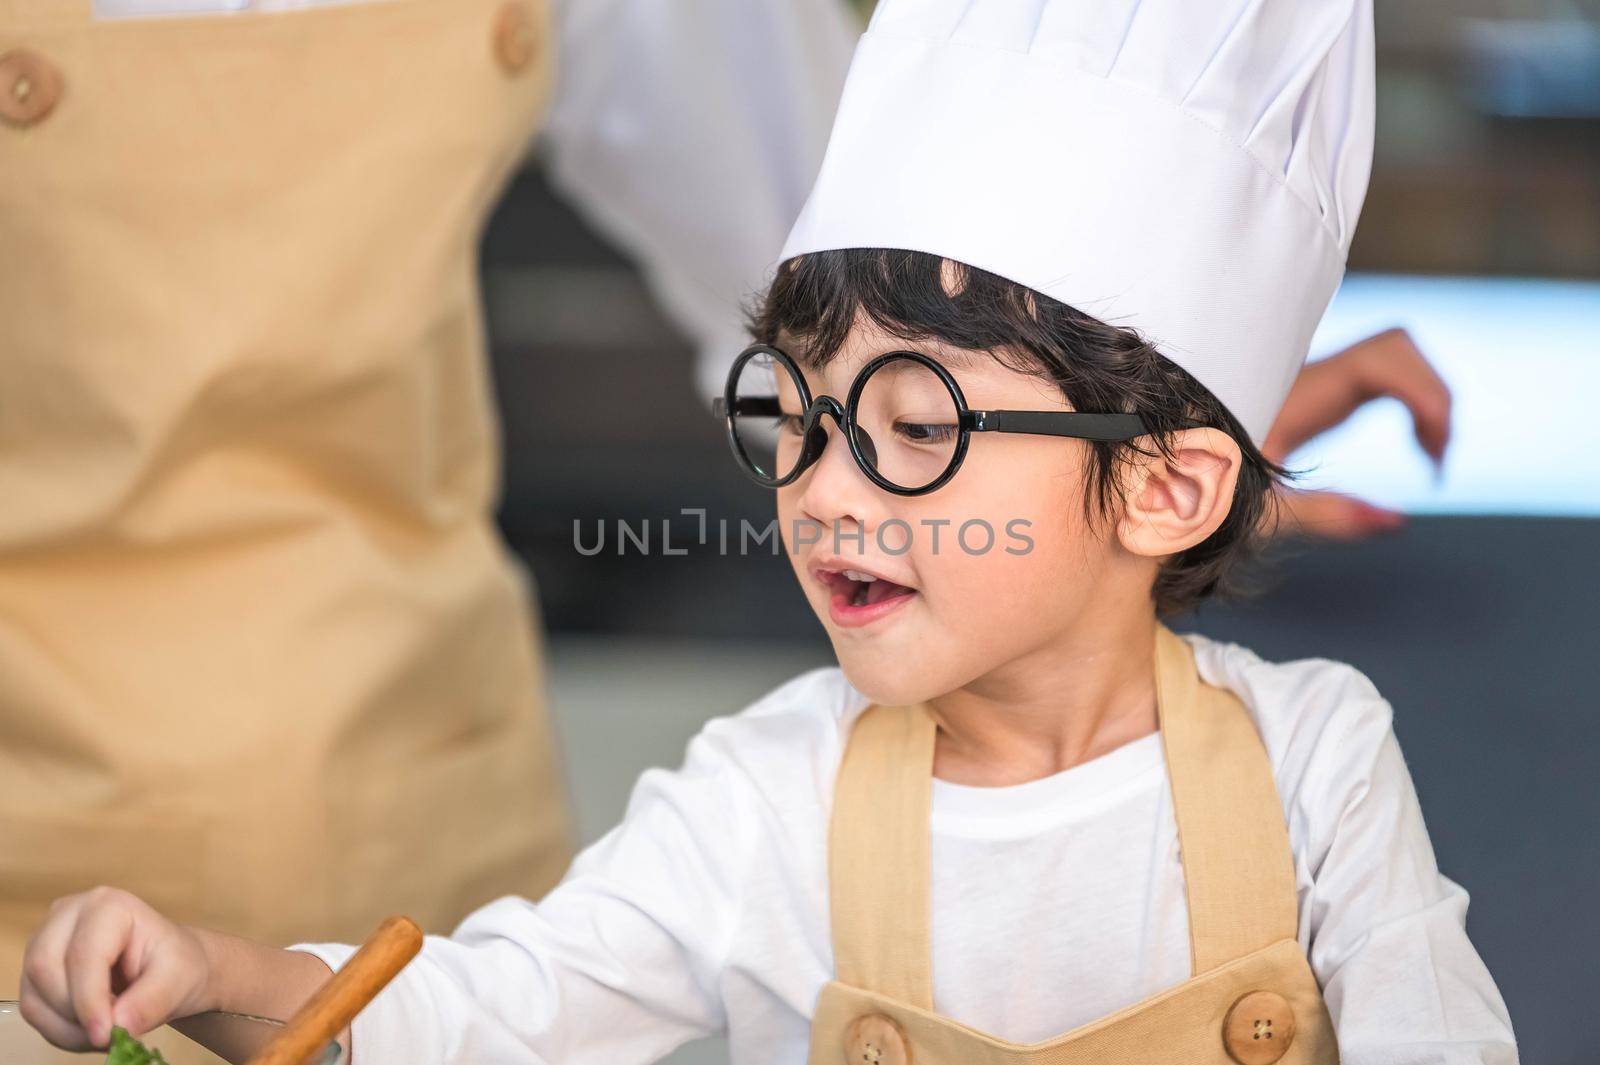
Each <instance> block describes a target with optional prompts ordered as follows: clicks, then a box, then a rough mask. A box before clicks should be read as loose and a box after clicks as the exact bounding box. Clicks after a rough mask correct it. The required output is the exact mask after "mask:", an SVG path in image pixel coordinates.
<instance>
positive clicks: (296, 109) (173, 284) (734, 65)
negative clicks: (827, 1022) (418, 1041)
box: [0, 0, 1448, 994]
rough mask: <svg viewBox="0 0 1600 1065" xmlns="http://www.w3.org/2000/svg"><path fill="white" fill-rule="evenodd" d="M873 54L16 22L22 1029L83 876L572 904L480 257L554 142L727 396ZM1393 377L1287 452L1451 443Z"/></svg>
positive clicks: (196, 6)
mask: <svg viewBox="0 0 1600 1065" xmlns="http://www.w3.org/2000/svg"><path fill="white" fill-rule="evenodd" d="M293 8H307V9H306V10H286V9H293ZM224 16H225V17H224ZM854 30H855V27H854V26H853V24H852V22H851V16H850V15H849V13H848V12H847V11H846V10H845V9H844V7H843V6H842V5H841V4H839V3H836V2H834V0H803V2H799V3H796V2H793V0H783V2H779V0H717V2H711V0H707V2H698V3H694V4H687V5H677V4H673V5H667V4H659V3H649V2H639V0H634V2H629V0H585V2H581V3H569V4H566V5H564V6H557V7H556V8H555V9H554V10H547V9H546V8H545V7H544V6H543V5H541V4H540V3H538V2H537V0H373V2H369V3H359V4H338V3H325V4H315V3H313V4H302V3H294V2H287V3H258V4H251V3H246V2H243V0H215V2H213V0H97V2H96V3H95V4H94V5H93V9H92V11H91V10H89V9H88V8H87V7H86V6H85V5H80V4H70V5H69V4H60V3H56V2H54V0H23V2H20V3H12V4H9V5H7V7H6V9H5V17H4V20H3V21H0V88H3V89H4V92H3V93H0V118H3V119H4V123H3V125H0V244H3V246H4V248H5V251H6V254H5V255H4V256H0V351H3V352H4V356H3V357H0V394H3V395H4V396H5V397H6V401H5V403H4V404H3V405H0V438H3V439H5V440H7V441H9V442H11V444H10V446H8V447H7V448H5V449H4V451H3V453H0V494H3V496H4V498H6V499H7V501H8V505H7V507H6V508H5V509H4V512H3V513H0V578H3V579H0V619H3V621H0V708H3V709H0V811H3V812H0V840H4V841H5V846H3V847H0V994H4V993H6V991H7V989H8V988H13V987H15V986H16V982H17V972H16V965H17V962H18V959H19V958H20V955H21V947H22V942H23V937H24V936H25V935H26V932H27V930H28V929H30V928H32V927H33V926H34V925H35V924H36V923H37V921H38V919H39V917H40V915H41V914H42V913H43V911H44V907H45V906H46V905H47V903H48V901H49V900H50V899H51V898H54V897H56V896H58V895H61V894H64V893H67V892H70V891H73V890H77V889H81V888H83V887H86V886H88V885H90V884H92V883H95V882H100V881H110V882H115V883H118V884H121V885H124V886H127V887H129V888H132V889H133V890H135V891H137V892H139V893H140V894H142V895H144V896H145V897H147V898H149V899H151V901H153V902H155V903H156V904H157V905H159V906H160V907H161V908H163V909H164V910H166V911H167V912H169V913H172V914H173V915H174V916H177V917H180V918H184V919H187V920H192V921H195V922H200V923H206V924H210V925H214V926H219V927H225V928H229V929H231V930H234V931H238V932H241V933H245V934H248V935H253V936H256V937H260V938H264V939H268V940H272V941H278V942H285V941H292V940H296V939H306V938H319V939H320V938H324V937H327V936H340V937H345V938H355V937H359V936H360V935H361V934H362V933H363V932H364V931H365V930H366V929H367V928H368V927H370V925H371V924H372V923H373V922H374V921H375V920H376V919H377V917H378V916H380V915H381V914H384V913H388V912H391V911H393V910H397V909H402V910H406V911H408V912H412V913H414V914H416V915H417V916H418V917H419V918H420V919H422V920H423V921H424V923H425V924H426V925H427V926H428V927H430V928H432V929H435V930H443V929H445V928H448V927H450V926H452V925H453V924H454V922H455V921H456V920H457V919H458V918H459V917H460V916H462V915H463V914H465V913H467V912H469V911H470V910H471V909H473V908H474V907H475V906H477V905H478V904H480V903H481V902H483V901H484V900H485V899H488V898H491V897H494V896H496V895H499V894H502V893H508V892H510V893H517V894H522V895H527V896H530V897H537V896H538V895H539V894H540V893H542V891H543V890H544V889H545V888H546V887H548V886H549V885H550V884H552V883H553V882H554V881H555V880H556V879H557V877H558V876H559V875H560V874H561V872H562V870H563V869H564V868H565V864H566V861H567V858H568V855H569V853H570V852H569V848H568V840H567V824H566V816H565V813H564V799H563V795H562V787H561V782H560V776H559V773H558V771H557V769H556V766H555V762H554V758H553V752H552V746H551V742H550V736H549V733H548V728H547V723H546V720H545V715H544V711H543V706H542V701H541V699H542V696H541V691H540V666H539V662H538V660H537V640H536V639H535V635H534V631H533V623H532V619H531V610H530V601H531V592H530V590H529V589H528V587H527V579H526V575H525V574H523V573H522V572H521V571H520V570H519V569H518V568H517V567H516V566H515V565H514V564H513V563H512V562H511V561H510V559H509V558H508V554H507V552H506V551H505V549H504V546H503V545H502V544H501V543H500V542H499V540H498V538H497V536H496V534H495V532H494V529H493V524H492V520H491V515H492V510H493V506H494V500H495V493H496V473H497V455H496V451H495V442H494V433H493V427H492V417H491V413H490V412H491V405H490V403H489V397H488V396H487V395H486V393H485V390H484V387H483V379H484V376H485V374H484V366H483V346H482V337H481V327H480V324H479V317H480V315H479V305H478V300H477V293H476V281H475V276H474V263H473V254H472V252H473V242H474V240H473V238H474V237H475V235H476V234H477V232H478V230H479V229H480V228H481V226H482V223H483V220H484V218H485V216H486V213H487V211H488V209H489V207H490V206H491V204H492V203H493V200H494V198H495V195H496V193H497V192H498V191H499V189H500V188H501V187H502V186H503V184H504V181H505V179H506V176H507V174H508V173H509V171H510V169H511V168H512V167H513V166H514V165H516V163H517V161H518V159H519V157H520V156H521V154H522V152H523V151H524V149H525V147H526V145H527V143H528V142H529V139H530V138H531V137H532V136H533V134H534V133H535V131H536V130H539V129H540V128H541V127H542V129H543V132H544V136H545V138H546V141H547V143H548V149H549V158H550V166H551V168H552V173H553V175H554V178H555V180H556V183H557V185H558V186H559V187H560V188H561V189H562V190H563V191H564V192H565V193H567V194H568V195H570V196H572V197H573V198H574V200H575V201H576V202H577V203H578V204H579V205H580V206H581V207H582V208H583V209H584V211H585V213H586V214H588V216H589V217H590V218H591V219H592V220H594V221H595V222H596V223H597V224H598V225H599V226H600V228H602V229H603V230H604V231H605V232H607V233H608V234H610V235H611V236H612V237H614V238H616V239H617V240H619V241H620V242H621V243H622V244H623V246H624V247H626V248H627V249H628V250H629V251H631V252H632V253H634V254H636V255H638V256H639V257H640V258H641V260H642V261H643V263H644V265H645V267H646V272H647V275H648V277H649V278H650V280H651V282H652V287H653V289H654V291H655V292H656V293H657V295H658V296H659V297H660V298H661V299H662V300H663V302H664V303H665V305H666V306H667V307H668V308H669V309H670V310H671V311H672V312H673V313H674V314H675V316H676V317H677V319H678V320H679V321H680V322H681V323H683V324H684V326H685V327H686V328H687V329H688V330H689V331H690V332H691V333H692V334H693V335H694V336H695V338H696V340H697V342H698V343H699V345H700V348H701V350H702V352H704V353H706V354H705V355H704V360H703V363H704V365H705V366H706V367H707V369H706V371H705V373H704V374H703V375H702V376H703V378H704V381H706V382H711V381H716V380H719V379H720V374H721V372H722V369H723V367H724V366H725V363H726V359H727V357H728V356H729V355H730V354H731V353H732V352H734V351H737V350H738V348H739V347H740V346H741V345H742V330H741V326H740V320H739V313H738V305H739V301H740V300H741V298H742V297H743V296H744V295H745V294H746V293H747V292H749V291H750V290H752V289H753V288H755V287H756V286H757V285H758V284H759V282H760V279H761V277H762V274H763V272H764V271H765V270H766V269H767V268H768V266H769V265H770V263H771V261H772V260H773V259H774V257H775V253H776V250H777V248H778V247H779V245H780V243H781V239H782V235H783V233H784V232H785V231H786V229H787V228H788V226H789V224H790V222H791V221H792V220H793V217H794V215H795V213H796V212H797V210H798V208H799V205H800V202H801V199H802V197H803V195H804V193H805V191H806V189H807V188H808V186H809V182H810V179H811V177H812V172H813V171H814V169H815V164H816V161H817V159H818V158H820V154H821V147H822V142H823V139H824V135H825V132H826V129H827V126H828V121H829V118H830V117H831V112H832V107H833V103H834V100H835V98H836V96H837V92H838V87H839V84H840V83H841V81H842V78H843V74H844V69H845V65H846V61H847V59H848V56H849V52H850V48H851V45H852V43H853V40H854ZM1386 343H1398V345H1399V347H1400V348H1401V349H1405V350H1403V353H1404V354H1405V355H1406V358H1404V359H1393V358H1376V359H1375V358H1371V357H1369V356H1370V354H1371V352H1370V351H1369V352H1368V355H1365V356H1362V357H1361V358H1360V359H1359V360H1357V359H1356V358H1354V357H1353V356H1351V357H1347V358H1346V359H1344V361H1342V362H1339V363H1338V364H1337V366H1338V367H1339V370H1338V372H1337V373H1335V374H1325V375H1324V379H1325V380H1326V379H1329V378H1331V379H1334V380H1335V381H1343V382H1344V386H1343V387H1340V388H1336V389H1333V390H1332V391H1327V390H1323V391H1320V392H1318V393H1316V396H1318V397H1320V398H1315V397H1314V401H1313V402H1310V403H1308V404H1306V405H1304V410H1309V411H1310V412H1311V414H1310V416H1309V417H1302V418H1301V419H1299V420H1298V421H1297V422H1294V423H1292V424H1291V428H1290V429H1288V430H1286V433H1287V435H1286V436H1285V437H1284V440H1283V443H1284V445H1285V449H1287V447H1288V446H1291V445H1292V443H1293V442H1296V441H1297V439H1298V438H1299V437H1301V436H1304V435H1306V434H1308V433H1309V432H1311V431H1314V430H1315V429H1318V428H1321V427H1322V426H1323V425H1324V424H1326V423H1327V422H1328V421H1330V420H1337V418H1338V417H1339V416H1341V415H1342V414H1343V413H1345V412H1347V410H1348V408H1349V407H1351V406H1353V405H1355V404H1356V403H1357V402H1359V401H1362V400H1364V399H1366V398H1369V397H1370V396H1372V395H1375V394H1381V393H1383V392H1386V391H1396V392H1401V393H1403V394H1404V396H1405V397H1406V398H1407V399H1408V401H1409V402H1410V403H1411V405H1412V406H1413V408H1414V409H1415V410H1416V411H1417V412H1418V418H1419V427H1420V428H1425V430H1426V431H1425V432H1423V433H1422V434H1421V435H1423V436H1424V437H1425V439H1427V440H1428V441H1429V442H1430V446H1431V448H1432V449H1434V450H1435V451H1436V453H1437V450H1438V449H1442V446H1443V440H1444V429H1445V427H1447V425H1448V417H1447V408H1446V406H1445V405H1444V404H1443V403H1442V401H1441V398H1442V397H1443V396H1444V392H1443V388H1442V386H1440V385H1439V383H1438V382H1437V379H1436V378H1433V377H1431V375H1430V374H1429V373H1428V372H1427V371H1426V365H1425V363H1423V362H1422V361H1421V359H1420V357H1419V356H1416V355H1415V352H1414V350H1408V346H1407V344H1406V342H1405V341H1404V338H1403V337H1401V338H1398V339H1397V338H1390V340H1389V341H1388V342H1386ZM1358 371H1359V372H1358ZM1308 394H1310V393H1308ZM1330 411H1332V412H1334V413H1333V415H1332V417H1331V419H1330V417H1329V412H1330ZM1317 498H1318V497H1309V496H1308V497H1304V499H1305V501H1306V503H1307V504H1308V505H1309V504H1311V503H1314V502H1316V501H1317ZM1320 499H1321V500H1322V501H1323V502H1332V503H1333V505H1334V506H1335V508H1336V509H1340V510H1341V513H1340V515H1338V516H1336V517H1335V518H1334V519H1333V520H1334V523H1335V524H1334V526H1333V527H1338V528H1359V527H1360V526H1359V517H1360V513H1365V512H1359V513H1358V512H1352V511H1350V510H1348V508H1347V501H1335V500H1333V498H1332V497H1320ZM1352 515H1353V516H1352ZM1325 528H1329V527H1325Z"/></svg>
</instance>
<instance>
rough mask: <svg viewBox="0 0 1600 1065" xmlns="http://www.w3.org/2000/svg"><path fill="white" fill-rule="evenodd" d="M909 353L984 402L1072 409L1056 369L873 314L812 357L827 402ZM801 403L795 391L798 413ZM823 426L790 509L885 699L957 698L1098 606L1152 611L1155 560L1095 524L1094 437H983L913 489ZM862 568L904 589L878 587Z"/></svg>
mask: <svg viewBox="0 0 1600 1065" xmlns="http://www.w3.org/2000/svg"><path fill="white" fill-rule="evenodd" d="M782 343H784V338H780V344H782ZM905 349H913V350H917V351H920V352H922V353H923V354H926V355H929V356H932V357H933V358H934V359H936V360H938V361H939V362H941V363H943V364H944V365H945V367H946V368H947V369H949V371H950V372H951V374H952V375H953V376H954V377H955V378H956V380H957V382H958V383H959V384H960V386H961V390H962V392H963V394H964V396H965V398H966V401H967V405H968V406H969V407H971V408H973V409H976V410H983V409H1013V410H1070V409H1071V406H1070V405H1069V404H1068V403H1067V402H1066V399H1065V398H1064V397H1063V396H1062V394H1061V392H1060V390H1059V389H1057V388H1056V387H1055V386H1054V384H1053V383H1052V382H1051V381H1050V380H1049V379H1048V378H1042V377H1033V376H1028V375H1026V374H1021V373H1017V372H1016V371H1014V370H1011V369H1008V368H1007V367H1005V366H1003V365H1002V364H1001V363H1000V362H999V361H997V360H995V359H994V358H992V357H990V356H989V355H986V354H983V353H973V352H961V351H959V350H957V349H953V348H950V347H947V346H945V345H941V344H938V343H934V342H919V343H914V344H913V343H908V342H906V341H904V340H901V339H898V338H895V337H893V336H890V335H888V334H886V333H883V332H882V331H880V330H878V329H876V328H874V327H872V326H871V325H870V324H864V323H863V324H858V325H857V327H856V328H855V329H853V330H852V331H851V334H850V336H849V338H848V340H847V342H846V343H845V345H844V347H843V349H842V350H841V351H840V352H839V354H838V355H837V356H836V357H835V358H834V359H832V360H831V361H829V362H828V363H827V364H826V365H825V366H824V367H822V368H820V369H812V368H804V367H803V368H804V369H805V375H806V381H807V385H808V386H809V388H810V389H811V393H812V395H813V396H820V395H823V394H827V395H830V396H834V397H836V398H838V399H840V400H841V401H843V400H844V398H845V397H846V396H847V394H848V393H849V390H850V384H851V381H852V380H853V379H854V377H855V375H856V373H857V371H859V370H860V369H861V367H862V366H863V365H865V364H866V363H867V362H869V361H871V360H872V359H873V358H874V357H875V356H878V355H881V354H883V353H885V352H889V351H896V350H905ZM788 350H791V351H795V352H798V351H800V350H801V349H800V347H799V346H798V345H795V346H793V347H791V348H789V349H788ZM796 405H797V404H796V402H795V397H792V396H789V397H784V400H783V407H784V410H785V411H792V410H793V409H794V408H795V407H796ZM823 424H824V425H825V426H826V427H827V431H828V445H827V448H826V450H825V451H824V452H823V455H822V457H821V459H819V460H818V461H817V463H816V464H815V465H813V466H812V467H811V468H810V469H808V470H807V471H806V472H805V473H804V474H802V475H801V476H800V478H799V479H798V480H796V481H795V482H794V483H793V484H790V485H788V486H786V487H784V488H781V489H779V490H778V493H777V495H778V517H779V521H780V525H781V528H782V530H783V535H784V537H785V541H786V546H787V548H788V554H789V558H790V561H791V563H792V564H793V565H794V568H795V574H796V576H797V577H798V578H799V580H800V585H801V587H802V588H803V589H804V590H805V594H806V597H807V599H808V600H809V601H810V603H811V607H812V609H813V610H814V611H816V613H817V616H818V617H819V618H820V619H821V620H822V624H823V626H824V627H825V628H826V629H827V630H828V636H829V638H830V639H831V640H832V641H833V646H834V650H835V652H836V654H837V655H838V659H839V663H840V665H841V666H842V667H843V669H844V672H845V675H846V676H847V677H848V678H849V680H850V681H851V683H852V684H854V685H855V686H856V687H857V688H858V689H859V690H861V691H862V692H863V693H865V694H866V695H868V696H869V697H870V698H872V699H874V700H877V701H879V702H883V703H895V704H903V703H911V702H917V701H921V700H924V699H928V698H932V697H935V696H939V695H944V694H947V693H949V692H952V691H955V690H957V689H959V688H963V687H966V686H968V685H970V684H972V683H974V682H975V681H978V680H980V679H981V678H985V677H989V676H990V675H991V674H995V673H996V671H999V670H1002V669H1003V668H1004V667H1006V666H1007V665H1009V664H1011V663H1014V662H1018V661H1020V660H1023V659H1026V658H1027V657H1028V656H1029V655H1030V654H1034V653H1038V652H1040V651H1042V650H1044V649H1045V648H1047V647H1050V646H1052V645H1054V644H1056V643H1057V642H1058V641H1059V640H1060V639H1061V638H1062V637H1063V636H1065V635H1067V634H1069V633H1070V632H1071V631H1072V630H1073V629H1074V627H1075V626H1079V625H1083V624H1086V623H1092V621H1093V617H1094V615H1092V614H1091V613H1090V612H1091V611H1095V610H1105V609H1108V608H1112V607H1113V604H1115V608H1116V609H1118V610H1124V609H1127V608H1128V607H1129V606H1130V605H1136V604H1131V603H1129V602H1128V601H1127V600H1128V599H1129V597H1130V596H1134V595H1138V596H1142V597H1143V600H1144V603H1145V607H1144V608H1145V609H1149V607H1148V595H1149V572H1148V569H1147V568H1145V566H1144V564H1147V563H1148V560H1147V559H1141V558H1137V557H1135V556H1133V555H1130V554H1129V553H1127V552H1125V551H1122V550H1120V548H1119V544H1118V542H1117V539H1116V536H1115V534H1114V533H1110V532H1101V533H1098V534H1097V533H1096V532H1095V531H1094V530H1093V529H1091V527H1090V526H1089V524H1088V523H1087V521H1086V519H1085V515H1084V508H1083V500H1084V488H1085V477H1086V476H1087V474H1088V472H1089V471H1090V469H1091V467H1090V465H1089V464H1090V462H1091V461H1092V457H1091V455H1090V453H1089V445H1088V444H1086V443H1084V442H1083V441H1079V440H1070V439H1060V438H1053V437H1044V436H1028V435H1016V434H1007V433H973V434H971V442H970V446H969V449H968V452H967V455H966V459H965V461H964V462H963V463H962V465H961V467H960V469H959V470H958V471H957V473H956V475H955V477H954V479H953V480H951V481H950V482H949V483H948V484H946V485H945V486H944V487H942V488H939V489H937V490H935V491H933V492H931V493H929V494H926V495H921V496H899V495H895V494H893V493H890V492H886V491H884V490H883V489H881V488H879V487H877V486H876V485H874V484H873V483H872V482H871V481H870V480H868V479H867V477H866V475H865V474H863V473H862V471H861V469H860V468H859V467H858V466H857V465H856V463H855V460H854V459H853V458H852V456H851V454H850V450H849V446H848V443H847V442H846V441H845V439H844V438H843V436H842V435H841V434H840V433H839V431H838V428H837V426H836V425H835V424H834V422H833V421H832V419H824V421H823ZM780 446H781V445H780ZM938 464H939V463H937V462H935V463H934V465H938ZM969 523H971V524H969ZM964 525H966V531H965V535H964V536H962V535H960V534H961V531H962V527H963V526H964ZM836 528H837V529H838V530H839V531H840V533H841V534H842V535H840V536H838V537H837V538H836V537H835V535H834V530H835V529H836ZM908 529H909V534H908ZM797 530H805V531H802V532H801V533H800V535H796V534H797ZM986 530H992V537H991V535H990V533H989V532H987V531H986ZM991 540H992V542H991ZM808 541H815V542H808ZM902 548H904V550H903V551H902ZM846 570H853V571H857V572H858V573H863V574H870V575H872V576H875V577H877V578H879V579H880V580H882V581H888V582H892V585H893V586H898V587H892V586H883V585H879V586H877V587H874V588H872V589H871V590H870V591H864V590H863V589H862V588H861V587H860V586H859V583H858V582H853V581H851V579H850V578H849V577H847V576H846V575H845V572H844V571H846ZM1141 574H1142V575H1143V583H1142V585H1141V582H1140V575H1141Z"/></svg>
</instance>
